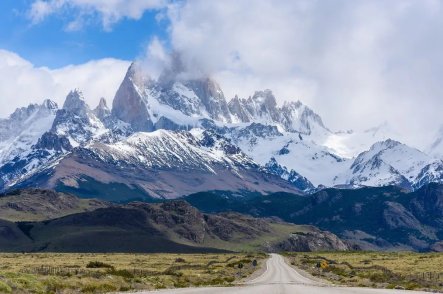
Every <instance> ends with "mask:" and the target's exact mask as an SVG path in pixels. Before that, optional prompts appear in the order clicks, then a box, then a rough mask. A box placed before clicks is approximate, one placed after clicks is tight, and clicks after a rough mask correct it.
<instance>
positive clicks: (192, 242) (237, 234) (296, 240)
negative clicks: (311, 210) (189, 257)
mask: <svg viewBox="0 0 443 294" xmlns="http://www.w3.org/2000/svg"><path fill="white" fill-rule="evenodd" d="M36 193H37V194H39V202H40V206H41V208H47V209H48V213H49V212H51V213H52V214H53V215H59V216H60V215H65V216H63V217H58V218H55V219H46V220H45V221H41V222H17V223H15V222H11V221H7V220H2V219H0V228H1V231H0V232H1V234H0V250H1V251H3V252H5V251H6V252H22V251H24V252H40V251H50V252H131V253H134V252H188V253H189V252H226V251H249V250H254V251H256V250H272V251H279V250H289V251H300V250H303V251H319V250H322V251H324V250H347V249H348V246H347V245H346V244H345V243H343V242H342V241H341V240H340V239H339V238H337V236H335V235H334V234H332V233H329V232H324V231H320V230H318V229H317V228H315V227H312V226H298V225H294V224H289V223H285V222H282V221H280V220H277V219H272V218H268V219H259V218H253V217H250V216H246V215H242V214H239V213H232V212H231V213H221V214H207V213H202V212H200V211H199V210H197V209H196V208H194V207H192V206H190V205H189V204H188V203H187V202H185V201H168V202H165V203H157V204H148V203H141V202H134V203H129V204H127V205H107V206H104V207H103V208H98V207H97V209H94V210H92V211H87V210H88V209H85V212H79V213H75V214H69V213H73V212H74V211H73V210H72V208H71V207H69V206H68V205H66V204H67V202H71V203H79V202H82V201H83V202H84V200H79V199H77V200H76V199H75V197H72V196H67V195H63V194H56V193H54V192H51V191H42V190H39V191H27V190H23V191H17V192H16V193H15V195H5V196H3V198H0V201H4V202H7V203H9V206H8V207H5V206H1V205H0V215H2V216H4V215H5V212H7V213H8V214H9V215H13V214H11V212H12V211H13V210H14V209H15V210H16V212H17V213H22V214H23V213H24V212H23V211H21V208H22V207H29V206H28V204H29V201H32V200H31V199H29V198H26V200H25V199H23V197H20V196H21V195H22V194H24V195H25V196H27V195H29V194H36ZM67 197H69V198H70V199H69V201H68V199H67ZM56 203H59V204H62V205H60V206H58V207H57V206H56V205H57V204H56ZM56 208H58V211H57V210H56ZM89 208H91V207H90V206H89ZM31 213H32V212H31V211H27V214H26V217H29V216H31ZM66 214H68V215H66Z"/></svg>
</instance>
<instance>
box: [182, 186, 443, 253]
mask: <svg viewBox="0 0 443 294" xmlns="http://www.w3.org/2000/svg"><path fill="white" fill-rule="evenodd" d="M185 199H186V201H188V202H189V203H191V204H192V205H194V206H195V207H197V208H199V209H200V210H203V211H206V212H211V213H214V212H220V211H237V212H240V213H247V214H251V215H253V216H256V217H269V216H278V217H280V218H281V219H283V220H285V221H288V222H293V223H297V224H311V225H315V226H316V227H318V228H320V229H322V230H328V231H331V232H333V233H335V234H337V235H338V236H339V237H340V238H341V239H342V240H345V241H346V242H348V243H350V244H353V246H354V247H353V248H355V249H364V250H417V251H440V250H441V249H439V248H441V244H442V237H441V236H442V233H443V231H442V224H443V214H442V211H443V210H442V203H443V202H442V199H443V185H441V184H434V183H432V184H427V185H425V186H423V187H421V188H420V189H418V190H416V191H414V192H409V191H408V190H406V189H402V188H399V187H395V186H387V187H371V188H369V187H367V188H359V189H324V190H322V191H318V192H316V193H314V194H312V195H311V196H310V197H303V196H297V195H293V194H286V193H276V194H270V195H266V196H265V195H259V194H254V193H248V194H244V195H243V197H239V195H235V194H232V193H230V192H204V193H198V194H194V195H190V196H188V197H186V198H185ZM282 246H284V244H282Z"/></svg>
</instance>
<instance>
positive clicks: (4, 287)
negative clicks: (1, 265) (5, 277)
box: [0, 281, 12, 293]
mask: <svg viewBox="0 0 443 294" xmlns="http://www.w3.org/2000/svg"><path fill="white" fill-rule="evenodd" d="M11 292H12V289H11V287H10V286H9V285H8V284H6V283H4V282H2V281H0V293H11Z"/></svg>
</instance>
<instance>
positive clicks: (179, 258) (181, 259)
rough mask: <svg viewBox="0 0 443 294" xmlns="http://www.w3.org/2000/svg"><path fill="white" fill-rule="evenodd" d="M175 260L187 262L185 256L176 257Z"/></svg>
mask: <svg viewBox="0 0 443 294" xmlns="http://www.w3.org/2000/svg"><path fill="white" fill-rule="evenodd" d="M175 262H186V260H185V259H184V258H181V257H178V258H176V259H175Z"/></svg>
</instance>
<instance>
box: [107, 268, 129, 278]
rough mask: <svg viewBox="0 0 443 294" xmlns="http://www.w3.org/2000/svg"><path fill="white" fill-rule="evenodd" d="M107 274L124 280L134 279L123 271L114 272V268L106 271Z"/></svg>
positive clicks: (127, 272)
mask: <svg viewBox="0 0 443 294" xmlns="http://www.w3.org/2000/svg"><path fill="white" fill-rule="evenodd" d="M108 274H110V275H113V276H119V277H122V278H126V279H132V278H133V277H134V275H133V274H132V273H131V272H130V271H128V270H125V269H122V270H115V269H114V268H113V269H111V270H109V271H108Z"/></svg>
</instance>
